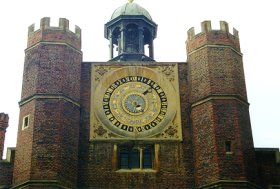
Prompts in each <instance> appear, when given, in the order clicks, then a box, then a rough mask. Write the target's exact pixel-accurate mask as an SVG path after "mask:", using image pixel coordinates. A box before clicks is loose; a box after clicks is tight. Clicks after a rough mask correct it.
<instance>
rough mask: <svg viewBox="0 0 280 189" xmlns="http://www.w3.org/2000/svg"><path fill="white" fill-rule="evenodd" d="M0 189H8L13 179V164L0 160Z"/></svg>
mask: <svg viewBox="0 0 280 189" xmlns="http://www.w3.org/2000/svg"><path fill="white" fill-rule="evenodd" d="M0 173H1V174H0V188H10V187H11V185H12V178H13V164H12V163H10V162H7V161H3V160H0Z"/></svg>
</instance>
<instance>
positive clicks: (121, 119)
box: [103, 76, 168, 132]
mask: <svg viewBox="0 0 280 189" xmlns="http://www.w3.org/2000/svg"><path fill="white" fill-rule="evenodd" d="M167 107H168V102H167V98H166V94H165V92H164V91H163V89H162V88H161V87H160V86H159V85H158V84H157V83H156V82H155V81H153V80H151V79H149V78H146V77H143V76H128V77H123V78H120V79H118V80H117V81H115V82H114V83H112V84H111V85H110V86H109V87H108V89H107V90H106V92H105V94H104V97H103V110H104V113H105V115H106V116H107V118H108V120H109V121H110V122H111V123H112V124H113V125H114V126H116V127H118V128H120V129H121V130H124V131H128V132H143V131H146V130H150V129H152V128H154V127H156V126H157V125H158V124H159V123H160V122H161V121H162V120H163V118H164V116H165V115H166V112H167Z"/></svg>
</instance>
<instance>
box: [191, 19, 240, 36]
mask: <svg viewBox="0 0 280 189" xmlns="http://www.w3.org/2000/svg"><path fill="white" fill-rule="evenodd" d="M212 31H216V32H217V31H220V32H223V33H227V34H230V35H233V36H234V37H236V38H239V35H238V31H237V30H236V29H235V28H233V34H231V33H230V32H229V27H228V23H227V22H225V21H220V30H213V29H212V26H211V21H209V20H206V21H204V22H201V32H200V33H197V34H196V33H195V30H194V27H192V28H190V29H189V30H188V40H192V39H193V38H195V36H197V35H200V34H201V33H210V32H212Z"/></svg>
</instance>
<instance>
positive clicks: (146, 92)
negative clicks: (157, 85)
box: [142, 87, 152, 95]
mask: <svg viewBox="0 0 280 189" xmlns="http://www.w3.org/2000/svg"><path fill="white" fill-rule="evenodd" d="M151 92H152V87H150V88H148V89H147V90H146V91H144V92H143V93H142V94H143V95H146V94H148V93H151Z"/></svg>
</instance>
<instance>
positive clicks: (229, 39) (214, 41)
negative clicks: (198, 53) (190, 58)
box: [186, 20, 240, 53]
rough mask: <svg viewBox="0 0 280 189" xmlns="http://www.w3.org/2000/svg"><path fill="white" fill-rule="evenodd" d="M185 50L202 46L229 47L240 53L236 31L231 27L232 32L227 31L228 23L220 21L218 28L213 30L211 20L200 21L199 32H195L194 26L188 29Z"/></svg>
mask: <svg viewBox="0 0 280 189" xmlns="http://www.w3.org/2000/svg"><path fill="white" fill-rule="evenodd" d="M186 44H187V51H188V53H191V52H193V51H195V50H197V49H199V48H201V47H203V46H208V47H209V46H220V47H225V46H227V47H231V48H232V49H235V51H236V52H239V53H240V44H239V35H238V31H237V30H236V29H235V28H233V34H231V33H230V32H229V27H228V23H227V22H225V21H220V29H218V30H213V29H212V26H211V21H208V20H207V21H204V22H202V23H201V32H200V33H197V34H196V33H195V31H194V27H192V28H190V29H189V30H188V40H187V42H186Z"/></svg>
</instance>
